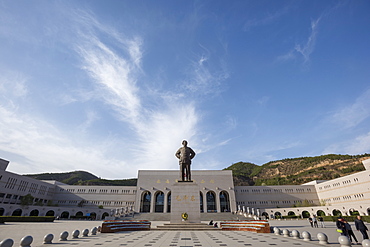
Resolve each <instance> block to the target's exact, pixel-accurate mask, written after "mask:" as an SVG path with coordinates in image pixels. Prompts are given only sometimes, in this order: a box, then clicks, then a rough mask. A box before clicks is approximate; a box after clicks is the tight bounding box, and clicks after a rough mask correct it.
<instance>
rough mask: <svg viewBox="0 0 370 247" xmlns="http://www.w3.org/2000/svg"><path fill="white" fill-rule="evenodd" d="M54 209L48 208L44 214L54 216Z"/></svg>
mask: <svg viewBox="0 0 370 247" xmlns="http://www.w3.org/2000/svg"><path fill="white" fill-rule="evenodd" d="M54 214H55V213H54V211H53V210H49V211H47V212H46V214H45V216H54Z"/></svg>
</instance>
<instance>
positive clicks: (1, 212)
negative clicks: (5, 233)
mask: <svg viewBox="0 0 370 247" xmlns="http://www.w3.org/2000/svg"><path fill="white" fill-rule="evenodd" d="M4 213H5V209H4V208H0V216H3V215H4Z"/></svg>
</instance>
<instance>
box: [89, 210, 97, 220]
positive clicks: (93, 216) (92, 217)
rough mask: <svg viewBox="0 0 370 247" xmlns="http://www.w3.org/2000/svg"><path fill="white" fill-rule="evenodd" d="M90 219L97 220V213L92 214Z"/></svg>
mask: <svg viewBox="0 0 370 247" xmlns="http://www.w3.org/2000/svg"><path fill="white" fill-rule="evenodd" d="M90 217H91V219H92V220H95V219H96V213H95V212H92V213H90Z"/></svg>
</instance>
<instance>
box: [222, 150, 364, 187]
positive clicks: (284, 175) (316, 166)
mask: <svg viewBox="0 0 370 247" xmlns="http://www.w3.org/2000/svg"><path fill="white" fill-rule="evenodd" d="M368 158H370V154H363V155H338V154H328V155H321V156H315V157H301V158H293V159H283V160H277V161H271V162H268V163H266V164H264V165H262V166H258V165H255V164H252V163H245V162H238V163H235V164H233V165H231V166H229V167H227V168H225V169H224V170H233V176H234V185H235V186H241V185H294V184H303V183H307V182H310V181H312V180H330V179H334V178H338V177H342V176H346V175H349V174H352V173H355V172H358V171H363V170H364V169H365V168H364V166H363V164H362V163H361V162H362V161H363V160H365V159H368Z"/></svg>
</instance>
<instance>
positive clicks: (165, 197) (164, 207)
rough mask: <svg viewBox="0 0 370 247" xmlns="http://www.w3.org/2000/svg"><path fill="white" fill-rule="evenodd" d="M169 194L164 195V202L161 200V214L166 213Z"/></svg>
mask: <svg viewBox="0 0 370 247" xmlns="http://www.w3.org/2000/svg"><path fill="white" fill-rule="evenodd" d="M169 193H170V192H167V193H165V194H164V198H163V199H164V200H163V202H164V203H163V213H168V212H167V207H168V194H169Z"/></svg>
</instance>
